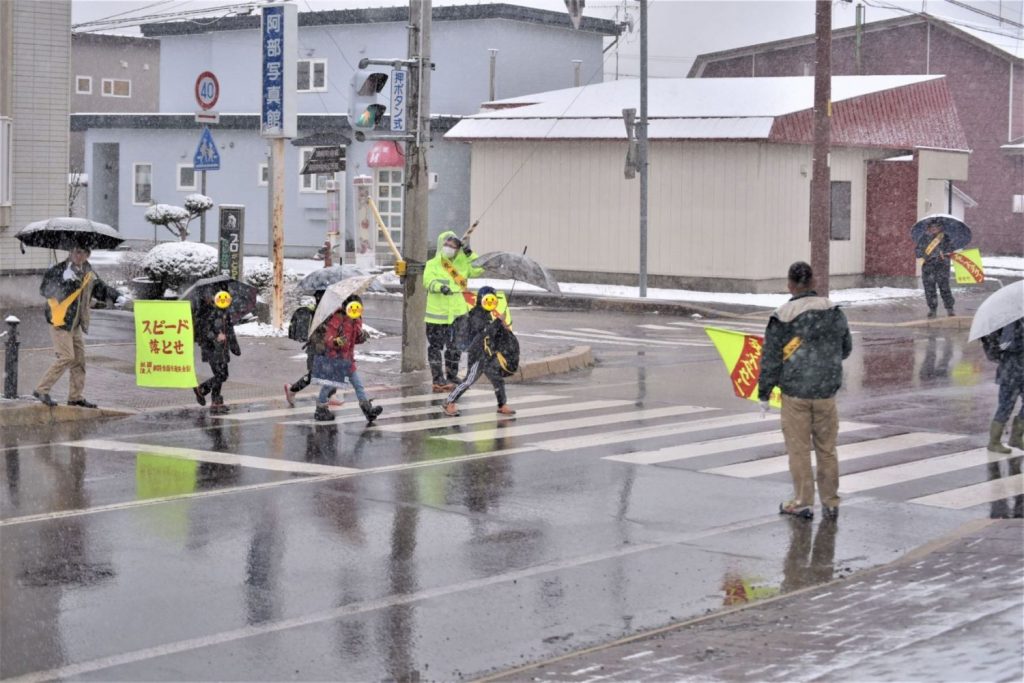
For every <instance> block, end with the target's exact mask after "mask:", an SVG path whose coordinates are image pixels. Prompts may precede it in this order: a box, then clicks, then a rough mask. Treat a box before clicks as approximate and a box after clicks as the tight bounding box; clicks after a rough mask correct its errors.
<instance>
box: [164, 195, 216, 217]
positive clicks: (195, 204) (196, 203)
mask: <svg viewBox="0 0 1024 683" xmlns="http://www.w3.org/2000/svg"><path fill="white" fill-rule="evenodd" d="M175 208H177V207H175ZM212 208H213V200H212V199H210V198H209V197H207V196H206V195H205V194H199V193H198V192H197V193H195V194H190V195H189V196H187V197H185V210H186V211H187V212H188V214H189V215H191V216H198V215H200V214H201V213H203V212H205V211H209V210H210V209H212ZM150 222H152V221H150Z"/></svg>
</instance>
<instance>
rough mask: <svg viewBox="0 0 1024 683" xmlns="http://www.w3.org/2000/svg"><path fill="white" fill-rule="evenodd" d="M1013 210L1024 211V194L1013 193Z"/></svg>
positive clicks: (1015, 211) (1016, 211)
mask: <svg viewBox="0 0 1024 683" xmlns="http://www.w3.org/2000/svg"><path fill="white" fill-rule="evenodd" d="M1013 212H1014V213H1024V194H1015V195H1013Z"/></svg>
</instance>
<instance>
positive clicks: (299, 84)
mask: <svg viewBox="0 0 1024 683" xmlns="http://www.w3.org/2000/svg"><path fill="white" fill-rule="evenodd" d="M296 68H297V69H298V74H297V77H296V79H295V89H296V90H298V91H299V92H323V91H326V90H327V60H326V59H300V60H298V61H297V62H296Z"/></svg>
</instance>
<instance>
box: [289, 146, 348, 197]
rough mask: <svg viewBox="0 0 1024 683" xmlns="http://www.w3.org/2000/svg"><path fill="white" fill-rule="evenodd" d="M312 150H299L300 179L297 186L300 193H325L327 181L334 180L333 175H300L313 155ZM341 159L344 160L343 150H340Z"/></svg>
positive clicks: (309, 148) (301, 148)
mask: <svg viewBox="0 0 1024 683" xmlns="http://www.w3.org/2000/svg"><path fill="white" fill-rule="evenodd" d="M313 149H314V148H313V147H300V148H299V174H300V175H299V178H301V179H302V180H301V181H300V184H299V191H300V192H326V191H327V181H328V180H334V174H333V173H316V174H313V173H311V174H309V175H301V173H302V169H303V167H304V166H305V165H306V162H307V161H309V157H311V156H312V155H313ZM342 158H344V150H342Z"/></svg>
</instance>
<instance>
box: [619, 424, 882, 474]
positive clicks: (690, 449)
mask: <svg viewBox="0 0 1024 683" xmlns="http://www.w3.org/2000/svg"><path fill="white" fill-rule="evenodd" d="M876 426H877V425H869V424H859V423H856V422H840V423H839V431H840V432H841V433H847V432H851V431H856V430H859V429H868V428H869V427H876ZM782 441H783V439H782V432H781V431H779V430H777V429H776V430H772V431H769V432H757V433H756V434H745V435H743V436H732V437H727V438H724V439H713V440H711V441H699V442H696V443H688V444H678V445H675V446H666V447H665V448H659V449H657V450H653V451H639V452H635V453H623V454H622V455H606V456H605V457H604V460H614V461H616V462H625V463H630V464H633V465H655V464H657V463H662V462H671V461H674V460H687V459H689V458H698V457H700V456H702V455H712V454H714V453H725V452H728V451H737V450H742V449H746V448H757V447H759V446H769V445H772V444H778V443H782Z"/></svg>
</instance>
